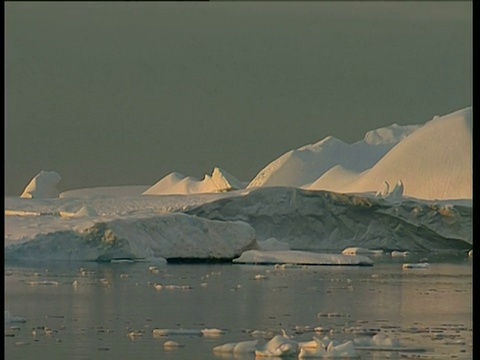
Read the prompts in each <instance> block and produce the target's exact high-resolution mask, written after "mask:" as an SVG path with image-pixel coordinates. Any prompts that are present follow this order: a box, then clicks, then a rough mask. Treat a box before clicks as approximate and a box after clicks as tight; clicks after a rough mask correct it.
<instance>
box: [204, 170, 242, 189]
mask: <svg viewBox="0 0 480 360" xmlns="http://www.w3.org/2000/svg"><path fill="white" fill-rule="evenodd" d="M212 181H213V182H214V183H215V185H216V186H217V188H218V190H219V191H222V190H238V189H243V188H244V187H245V185H244V184H243V183H242V182H241V181H239V180H238V179H237V178H235V177H234V176H233V175H231V174H229V173H228V172H227V171H225V170H223V169H220V168H218V167H215V168H214V169H213V172H212Z"/></svg>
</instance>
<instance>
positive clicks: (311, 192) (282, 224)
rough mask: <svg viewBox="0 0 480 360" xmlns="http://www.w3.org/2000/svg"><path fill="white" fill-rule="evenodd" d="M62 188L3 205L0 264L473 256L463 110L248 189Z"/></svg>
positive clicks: (206, 184) (291, 164)
mask: <svg viewBox="0 0 480 360" xmlns="http://www.w3.org/2000/svg"><path fill="white" fill-rule="evenodd" d="M60 179H61V177H60V175H59V174H58V173H56V172H54V171H41V172H40V173H39V174H38V175H37V176H35V177H34V178H33V179H32V180H31V181H30V183H29V184H28V185H27V186H26V188H25V191H24V192H23V193H22V194H21V196H20V197H7V198H5V233H4V235H5V259H37V258H43V259H49V260H54V259H55V260H105V261H108V260H112V259H122V258H132V259H150V260H154V259H157V260H159V261H161V260H162V259H163V260H165V259H166V258H168V259H172V258H198V259H230V260H232V259H234V258H235V259H236V258H240V257H241V256H242V254H243V253H244V252H245V251H250V250H255V251H264V253H263V255H265V254H266V252H271V251H286V252H287V251H289V250H291V251H290V252H289V253H288V254H289V256H293V258H290V260H291V261H293V262H295V261H297V260H295V257H296V256H297V253H295V251H310V252H327V253H332V252H333V253H336V254H338V255H341V256H343V255H342V254H341V252H342V251H344V250H345V249H347V248H357V250H356V252H353V255H359V254H360V253H359V251H360V250H359V249H377V251H386V252H390V253H391V254H392V256H394V253H395V252H398V253H401V254H405V253H406V252H408V251H437V250H447V251H465V252H467V251H469V250H470V251H471V249H472V247H473V235H472V228H473V226H472V108H471V107H469V108H466V109H462V110H459V111H456V112H453V113H451V114H447V115H444V116H436V117H434V118H433V119H432V120H430V121H428V122H427V123H426V124H424V125H411V126H399V125H396V124H393V125H391V126H388V127H384V128H380V129H376V130H372V131H370V132H368V133H367V134H366V135H365V137H364V139H363V140H360V141H358V142H356V143H353V144H346V143H344V142H342V141H341V140H338V139H336V138H334V137H332V136H328V137H326V138H325V139H323V140H321V141H319V142H317V143H315V144H313V145H305V146H303V147H301V148H299V149H297V150H291V151H289V152H287V153H286V154H284V155H282V156H281V157H279V158H278V159H276V160H274V161H273V162H271V163H270V164H268V165H267V166H266V167H265V168H264V169H262V170H261V171H260V172H259V173H258V175H257V176H256V177H255V178H254V179H253V180H252V181H251V182H250V183H248V184H247V183H245V182H242V181H239V180H238V179H236V178H235V177H234V176H232V175H231V174H229V173H227V172H226V171H225V170H222V169H220V168H218V167H215V168H214V169H213V171H212V173H211V175H208V174H206V175H205V177H204V179H203V180H201V181H200V180H197V179H195V178H193V177H190V176H187V177H186V176H184V175H182V174H179V173H176V172H172V173H170V174H168V175H167V176H165V177H164V178H162V179H161V180H160V181H158V182H157V183H156V184H154V185H153V186H150V187H149V186H145V185H139V186H115V187H99V188H90V189H76V190H69V191H66V192H63V193H61V194H58V191H57V189H56V185H57V183H58V181H60ZM274 185H275V186H274ZM276 185H282V186H276ZM392 185H393V186H392ZM147 195H152V196H147ZM247 254H248V253H247ZM250 254H252V253H250ZM285 254H287V253H285ZM370 255H371V254H370ZM244 256H247V255H244ZM258 256H260V255H258ZM284 256H286V255H284ZM348 256H350V260H348V261H352V260H351V259H352V257H351V256H352V255H348ZM287 258H288V257H287V256H286V257H284V258H283V260H282V261H286V262H288V260H287ZM332 259H333V258H330V260H328V261H330V262H332V261H333V260H332ZM312 261H313V262H317V263H318V262H320V263H325V262H328V261H327V260H326V258H325V257H323V258H321V259H319V258H316V259H315V260H312ZM335 261H338V260H335ZM335 261H333V262H335Z"/></svg>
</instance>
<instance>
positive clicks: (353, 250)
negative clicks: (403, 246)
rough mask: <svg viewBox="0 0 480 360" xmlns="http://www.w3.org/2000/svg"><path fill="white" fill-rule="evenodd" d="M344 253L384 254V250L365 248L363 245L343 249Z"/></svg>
mask: <svg viewBox="0 0 480 360" xmlns="http://www.w3.org/2000/svg"><path fill="white" fill-rule="evenodd" d="M342 254H343V255H358V254H362V255H382V254H383V250H370V249H365V248H362V247H348V248H345V249H343V251H342Z"/></svg>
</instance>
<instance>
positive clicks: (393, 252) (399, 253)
mask: <svg viewBox="0 0 480 360" xmlns="http://www.w3.org/2000/svg"><path fill="white" fill-rule="evenodd" d="M390 255H391V256H408V255H410V253H409V252H408V251H397V250H393V251H392V252H391V253H390Z"/></svg>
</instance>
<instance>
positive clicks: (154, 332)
mask: <svg viewBox="0 0 480 360" xmlns="http://www.w3.org/2000/svg"><path fill="white" fill-rule="evenodd" d="M152 335H153V336H168V335H197V336H202V335H203V333H202V331H201V330H196V329H158V328H155V329H153V330H152Z"/></svg>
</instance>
